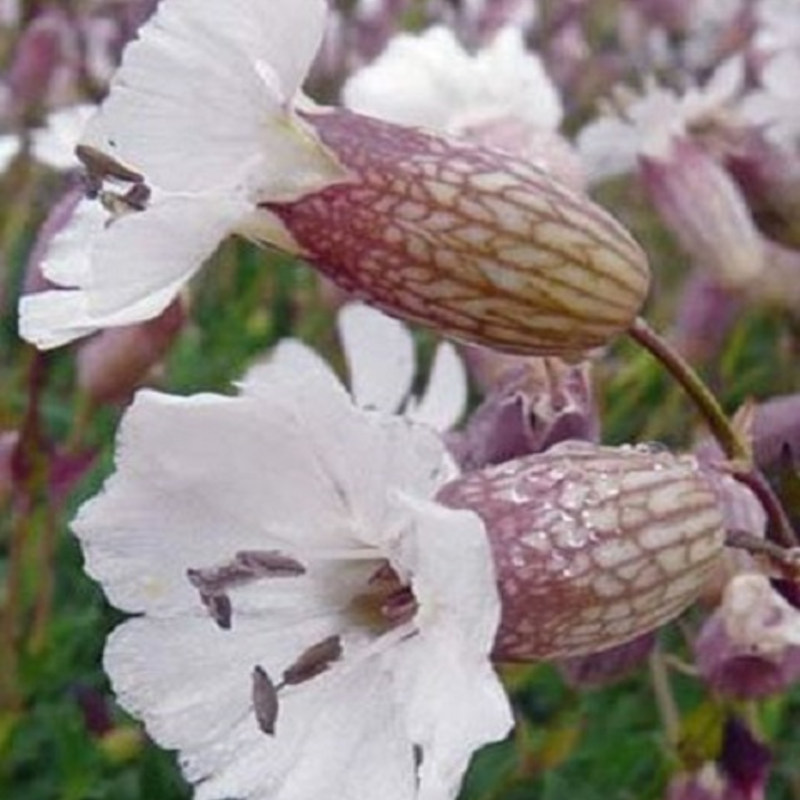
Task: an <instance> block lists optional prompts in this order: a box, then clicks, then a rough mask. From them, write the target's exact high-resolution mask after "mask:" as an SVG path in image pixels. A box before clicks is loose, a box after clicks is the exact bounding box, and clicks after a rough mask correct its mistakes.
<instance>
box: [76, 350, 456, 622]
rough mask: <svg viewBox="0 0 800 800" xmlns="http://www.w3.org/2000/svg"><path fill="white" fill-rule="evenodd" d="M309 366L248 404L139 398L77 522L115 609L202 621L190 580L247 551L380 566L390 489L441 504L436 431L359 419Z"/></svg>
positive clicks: (291, 370)
mask: <svg viewBox="0 0 800 800" xmlns="http://www.w3.org/2000/svg"><path fill="white" fill-rule="evenodd" d="M297 363H298V362H297V360H296V359H295V360H292V359H288V358H286V357H282V358H280V359H278V360H276V362H275V363H274V364H273V365H270V367H269V368H264V367H260V368H259V373H258V379H257V380H256V381H254V380H253V379H252V378H251V379H249V380H248V381H247V382H245V385H244V392H245V393H244V395H243V396H241V397H233V398H229V397H222V396H217V395H210V394H208V395H196V396H194V397H190V398H178V397H170V396H167V395H160V394H158V393H154V392H142V393H140V394H139V395H138V397H137V399H136V401H135V402H134V404H133V406H132V407H131V409H130V410H129V411H128V413H127V414H126V416H125V418H124V420H123V423H122V427H121V433H120V444H119V453H118V457H117V472H116V474H115V475H114V476H112V478H111V479H109V481H108V482H107V484H106V488H105V491H104V492H103V493H102V494H101V495H100V496H98V497H96V498H95V499H93V500H91V501H90V502H89V503H87V504H86V505H84V506H83V508H82V509H81V511H80V514H79V516H78V518H77V519H76V521H75V523H74V530H75V531H76V533H77V534H78V535H79V536H80V537H81V539H82V540H83V544H84V549H85V552H86V562H87V569H88V571H89V572H90V573H91V574H92V575H93V576H94V577H96V578H97V579H98V580H100V581H101V582H103V583H104V585H105V589H106V592H107V594H108V596H109V598H110V600H111V602H113V603H114V605H116V606H118V607H120V608H122V609H124V610H128V611H134V612H136V611H144V610H148V611H150V612H151V613H159V614H170V613H175V611H176V610H180V609H190V608H191V609H197V608H198V594H197V591H196V590H195V589H194V588H193V587H192V586H191V585H190V584H189V582H188V580H187V578H186V570H187V568H190V567H192V568H197V567H211V566H215V565H217V564H219V563H225V562H228V561H230V560H231V559H232V557H233V555H234V554H235V552H236V551H238V550H248V549H256V550H273V549H277V550H281V551H284V552H287V553H288V554H290V555H294V556H295V557H297V558H298V559H299V560H300V561H301V562H305V560H306V556H307V555H308V554H311V555H313V556H315V557H323V558H324V557H325V552H329V553H330V557H331V558H334V557H336V558H343V557H349V556H352V557H354V558H361V557H364V556H369V555H370V554H371V553H374V552H375V547H376V544H375V543H376V542H380V541H381V536H382V535H383V534H384V530H385V529H386V528H387V527H388V526H389V524H390V519H391V518H392V515H393V514H394V512H393V509H392V508H391V507H390V505H389V504H388V502H387V499H386V493H387V487H396V488H398V489H400V490H404V491H408V492H410V493H412V494H413V493H420V494H422V495H423V496H431V495H432V494H433V493H434V492H435V490H436V488H437V487H438V486H439V485H440V483H441V482H442V481H443V480H444V479H445V477H447V476H448V475H449V469H450V467H451V465H450V462H449V460H448V458H447V455H446V453H445V451H444V447H443V445H442V443H441V442H440V441H439V440H438V438H437V437H436V436H434V435H433V434H432V432H430V431H428V430H427V429H424V428H419V427H412V426H411V425H410V424H409V423H407V422H405V421H404V420H402V419H398V418H392V419H388V420H384V419H381V418H378V417H374V416H371V415H368V414H366V413H365V412H361V411H358V410H357V409H355V408H354V407H353V406H352V403H351V402H350V400H349V398H348V397H347V395H346V393H345V392H344V391H343V390H342V389H341V387H339V386H338V384H336V382H335V380H334V379H333V378H332V376H331V375H330V373H329V372H322V371H318V372H317V373H312V372H311V371H309V370H308V369H303V368H300V369H298V368H297ZM315 375H316V377H315ZM395 516H396V515H395ZM320 551H323V552H320ZM353 554H355V555H353ZM362 554H363V555H362ZM373 557H374V556H373ZM310 577H314V575H312V576H310ZM279 588H280V590H281V591H283V590H284V588H285V587H284V584H281V585H280V587H279ZM294 588H295V587H293V586H289V587H288V588H287V589H286V591H289V590H293V589H294ZM301 589H302V590H303V591H306V592H307V591H309V589H308V587H307V586H305V585H302V582H301V583H300V584H298V587H297V591H296V592H295V594H298V593H299V592H300V591H301ZM315 602H316V601H315Z"/></svg>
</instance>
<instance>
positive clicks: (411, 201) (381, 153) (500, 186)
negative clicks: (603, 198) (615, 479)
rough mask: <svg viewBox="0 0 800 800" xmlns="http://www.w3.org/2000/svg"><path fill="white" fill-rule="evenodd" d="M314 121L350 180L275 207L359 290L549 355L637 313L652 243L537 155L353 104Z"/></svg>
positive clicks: (387, 307) (428, 320)
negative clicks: (527, 156)
mask: <svg viewBox="0 0 800 800" xmlns="http://www.w3.org/2000/svg"><path fill="white" fill-rule="evenodd" d="M306 119H307V121H308V123H309V124H310V125H312V126H313V128H314V129H315V130H316V132H317V133H318V135H319V137H320V139H321V140H322V142H323V143H324V144H325V145H326V146H327V147H328V148H329V149H330V150H331V151H332V152H333V153H334V154H335V155H336V157H337V158H338V160H339V161H340V162H341V164H342V165H343V166H344V168H345V169H347V170H348V171H349V173H350V175H351V177H352V179H350V180H345V181H342V182H338V183H334V184H333V185H330V186H328V187H327V188H324V189H322V190H320V191H316V192H310V193H309V194H307V195H305V196H303V197H301V198H300V199H298V200H295V201H289V202H266V203H264V204H263V205H264V207H265V208H267V209H269V210H270V211H272V212H273V213H274V214H275V215H276V216H278V217H279V218H280V219H281V220H282V222H283V223H284V225H285V226H286V228H287V230H288V231H289V233H290V234H291V236H292V237H293V238H294V240H295V242H296V244H297V247H298V249H299V251H300V253H301V254H302V255H303V256H304V257H305V258H307V259H308V260H309V261H311V262H312V263H314V264H315V265H316V266H318V267H319V268H320V269H321V270H322V271H323V272H325V273H327V274H328V275H329V276H330V277H331V278H332V279H333V280H334V281H335V282H336V283H338V284H339V285H340V286H341V287H343V288H344V289H345V290H347V291H350V292H352V293H353V294H354V295H355V296H356V297H359V298H361V299H364V300H367V301H368V302H370V303H371V304H373V305H376V306H377V307H379V308H381V309H382V310H384V311H386V312H387V313H389V314H393V315H395V316H400V317H404V318H406V319H410V320H413V321H417V322H421V323H423V324H427V325H432V326H433V327H435V328H437V329H438V330H439V331H440V332H442V333H443V334H444V335H447V336H451V337H453V338H456V339H461V340H464V341H471V342H475V343H478V344H486V345H489V346H492V347H496V348H498V349H500V350H504V351H506V352H516V353H525V354H540V355H559V354H575V353H578V352H582V351H584V350H587V349H591V348H593V347H596V346H598V345H600V344H604V343H605V342H607V341H608V339H609V338H611V337H612V336H614V335H615V334H618V333H620V332H622V331H624V330H626V329H627V328H628V327H629V325H630V323H631V321H632V320H633V318H634V317H635V316H636V314H637V313H638V311H639V308H640V306H641V304H642V302H643V300H644V297H645V295H646V292H647V288H648V283H649V271H648V268H647V264H646V259H645V256H644V254H643V253H642V250H641V249H640V248H639V246H638V245H637V244H636V242H634V240H633V239H632V238H631V237H630V235H629V234H628V233H627V232H626V231H625V229H624V228H622V226H620V225H619V224H618V223H617V222H616V221H615V220H614V219H613V218H612V217H610V216H609V215H608V214H606V213H605V212H604V211H603V210H602V209H601V208H599V207H598V206H597V205H595V204H594V203H592V202H591V201H590V200H589V199H588V198H586V197H584V196H581V195H577V194H573V193H572V192H570V191H569V190H567V189H565V188H564V187H562V186H561V185H559V184H558V183H556V182H555V181H553V180H552V179H551V178H550V177H549V176H547V175H546V174H545V173H542V172H541V171H540V170H538V169H537V168H536V167H534V166H532V165H530V164H529V163H527V162H526V161H525V160H523V159H520V158H517V157H514V156H512V155H510V154H507V153H504V152H501V151H499V150H489V149H486V148H482V147H479V146H477V145H475V144H472V143H470V142H466V141H462V140H449V139H446V138H442V137H438V136H432V135H429V134H426V133H424V132H422V131H420V130H418V129H412V128H404V127H400V126H397V125H392V124H388V123H383V122H379V121H378V120H374V119H370V118H368V117H364V116H360V115H356V114H351V113H347V112H342V111H334V112H330V113H318V114H313V115H308V116H307V117H306ZM365 142H368V143H369V146H365V145H364V143H365Z"/></svg>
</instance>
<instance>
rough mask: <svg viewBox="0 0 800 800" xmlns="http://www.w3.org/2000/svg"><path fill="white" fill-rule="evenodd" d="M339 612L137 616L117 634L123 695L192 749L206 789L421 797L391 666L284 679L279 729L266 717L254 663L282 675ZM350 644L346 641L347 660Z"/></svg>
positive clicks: (110, 654)
mask: <svg viewBox="0 0 800 800" xmlns="http://www.w3.org/2000/svg"><path fill="white" fill-rule="evenodd" d="M337 624H340V621H338V620H337V619H336V618H334V617H330V618H319V619H313V620H308V621H307V622H305V623H303V624H302V625H297V626H293V627H291V628H288V627H287V628H280V627H278V626H276V625H275V624H269V622H268V621H267V620H260V621H257V622H256V621H254V622H253V623H249V624H247V625H244V626H242V627H241V628H240V629H239V630H238V631H232V632H223V631H218V630H216V629H214V628H213V627H212V626H210V625H209V624H208V623H206V622H205V621H200V620H193V619H172V620H150V619H143V620H133V621H130V622H128V623H125V624H124V625H123V626H121V627H120V628H118V629H117V630H116V631H115V632H114V634H113V635H112V636H111V638H110V640H109V644H108V648H107V651H106V658H105V664H106V669H107V671H108V673H109V675H110V676H111V678H112V683H113V686H114V689H115V691H116V692H117V695H118V697H119V699H120V702H121V703H122V704H123V705H124V706H125V707H126V708H127V709H128V710H130V711H131V712H132V713H134V714H135V715H137V716H139V717H141V718H143V719H144V721H145V723H146V725H147V728H148V731H149V732H150V733H151V734H152V735H153V736H154V738H155V739H156V740H157V741H158V742H159V743H160V744H161V745H162V746H164V747H168V748H177V749H179V750H180V751H181V753H180V758H181V764H182V766H183V768H184V771H185V773H186V776H187V778H188V779H189V780H191V781H193V782H199V786H198V787H197V794H196V796H197V798H198V800H203V798H205V799H206V800H210V799H211V798H228V797H241V798H251V797H252V798H263V797H267V796H269V797H272V798H274V800H307V798H310V797H321V796H324V795H327V794H330V795H331V796H333V797H336V798H342V800H362V798H364V797H368V796H372V795H373V794H374V795H375V796H380V797H382V798H384V797H385V798H387V799H390V800H414V798H415V797H416V795H415V781H414V769H413V751H412V747H411V743H410V742H409V741H408V739H407V738H406V736H405V732H404V729H403V725H402V719H401V717H400V716H399V715H398V714H397V713H396V707H395V705H394V703H393V702H392V699H391V687H390V685H389V678H388V676H387V675H386V673H385V672H382V671H381V670H380V669H377V668H375V667H376V665H375V664H374V662H373V661H366V662H363V663H362V664H359V665H358V666H357V667H356V668H354V669H339V666H341V665H335V666H334V667H333V668H332V670H331V671H330V672H328V673H325V674H323V675H321V676H319V677H317V678H314V679H312V680H311V681H308V682H307V683H304V684H300V685H298V686H296V687H289V688H288V689H285V690H282V691H281V693H280V694H279V699H278V716H277V721H276V726H275V735H274V736H269V735H267V734H265V733H263V732H262V731H261V730H259V728H258V727H257V724H256V720H255V715H254V712H253V707H252V695H251V674H252V671H253V668H254V667H255V666H257V665H258V666H261V667H262V668H263V669H265V670H266V672H267V674H269V675H270V676H271V677H272V678H273V680H274V681H276V682H277V680H279V678H280V676H281V674H282V671H283V670H284V669H285V668H286V667H287V666H289V665H290V664H291V663H292V662H293V661H294V660H295V659H296V658H297V656H298V655H299V654H300V653H301V652H303V650H305V649H306V648H308V647H309V646H311V645H313V644H316V643H317V642H319V641H321V640H322V639H323V638H325V637H326V636H329V635H331V634H335V633H336V632H337ZM346 660H347V651H345V665H346Z"/></svg>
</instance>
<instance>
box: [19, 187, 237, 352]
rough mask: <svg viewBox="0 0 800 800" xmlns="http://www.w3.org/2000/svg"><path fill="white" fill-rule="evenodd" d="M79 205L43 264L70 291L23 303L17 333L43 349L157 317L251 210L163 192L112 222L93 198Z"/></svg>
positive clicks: (30, 298)
mask: <svg viewBox="0 0 800 800" xmlns="http://www.w3.org/2000/svg"><path fill="white" fill-rule="evenodd" d="M79 209H80V211H79V214H78V217H77V219H76V221H75V226H77V227H73V226H72V225H70V226H69V227H68V228H66V229H65V230H64V232H63V233H62V234H60V235H59V236H58V237H57V239H56V240H55V241H54V243H53V247H52V249H51V252H50V253H49V255H48V258H47V259H46V261H45V263H44V264H43V265H42V271H43V272H44V274H45V276H46V277H47V278H49V279H51V280H53V281H56V282H57V283H59V284H61V285H63V286H67V287H70V289H69V290H57V291H48V292H43V293H40V294H36V295H29V296H27V297H23V298H22V301H21V305H20V335H21V336H22V337H23V338H24V339H27V340H28V341H30V342H33V343H34V344H36V345H37V346H38V347H41V348H50V347H57V346H59V345H61V344H64V343H66V342H69V341H71V340H72V339H76V338H78V337H80V336H83V335H86V334H87V333H90V332H91V331H93V330H97V329H98V328H101V327H105V326H112V325H129V324H131V323H134V322H140V321H142V320H145V319H150V318H152V317H154V316H156V315H157V314H159V313H160V312H161V311H163V310H164V309H165V308H166V307H167V305H169V303H170V302H171V301H172V300H173V299H174V297H175V295H176V294H177V293H178V291H179V290H180V288H181V286H182V285H183V284H184V283H185V282H186V281H187V280H188V279H189V278H190V277H191V276H192V274H193V273H194V272H196V271H197V270H198V269H199V268H200V266H201V265H202V263H203V261H204V260H205V259H206V258H208V257H209V256H210V255H211V254H212V253H213V252H214V250H215V249H216V247H217V245H218V244H219V242H220V241H221V240H222V239H223V238H224V237H225V236H226V234H228V233H229V232H230V230H231V229H232V227H233V226H234V224H235V222H236V220H238V219H239V218H240V217H241V216H242V215H243V214H244V213H246V208H245V207H243V206H242V205H240V204H238V203H234V202H231V201H227V200H226V199H224V198H202V199H198V198H189V197H166V198H162V199H161V202H154V203H153V205H152V206H151V207H148V208H147V209H145V210H144V211H139V212H131V213H128V214H125V215H124V216H122V217H120V218H118V219H116V220H115V221H114V222H113V223H112V224H110V225H107V224H106V223H105V222H104V220H103V217H102V210H98V209H97V207H95V208H94V209H92V207H91V204H89V203H88V201H87V202H86V203H84V204H81V206H79Z"/></svg>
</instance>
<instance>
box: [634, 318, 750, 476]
mask: <svg viewBox="0 0 800 800" xmlns="http://www.w3.org/2000/svg"><path fill="white" fill-rule="evenodd" d="M628 334H629V335H630V337H631V338H632V339H634V340H635V341H636V342H637V343H638V344H639V345H641V346H642V347H643V348H644V349H645V350H647V351H648V352H649V353H650V355H652V356H653V357H654V358H655V359H656V360H657V361H658V362H659V363H661V364H662V365H663V366H664V367H665V368H666V369H667V371H668V372H669V373H670V374H671V375H672V377H673V378H675V380H676V381H678V383H679V384H680V385H681V386H682V387H683V390H684V391H685V392H686V394H687V395H689V397H690V398H691V400H692V402H693V403H694V404H695V406H696V407H697V409H698V411H699V412H700V413H701V414H702V415H703V418H704V419H705V421H706V423H707V425H708V427H709V429H710V431H711V433H712V434H713V436H714V438H715V439H716V440H717V441H718V442H719V445H720V447H721V448H722V449H723V451H724V453H725V455H726V456H727V457H728V458H729V459H732V460H736V461H741V462H744V463H746V464H748V465H749V464H750V463H751V455H750V448H749V447H748V446H747V444H746V442H745V441H744V440H743V439H742V437H741V436H740V435H739V434H738V433H737V432H736V429H735V428H734V427H733V425H732V424H731V422H730V420H729V419H728V417H727V415H726V414H725V412H724V411H723V410H722V406H720V404H719V401H718V400H717V398H716V397H715V396H714V395H713V393H712V392H711V390H710V389H709V388H708V386H706V384H705V383H704V382H703V380H702V378H700V376H699V375H698V374H697V372H696V371H695V369H694V368H693V367H692V366H691V364H689V362H688V361H686V359H685V358H684V357H683V356H682V355H681V354H680V353H679V352H678V351H677V350H675V349H674V348H673V347H672V346H671V345H670V344H669V342H667V341H666V340H665V339H663V338H662V337H661V336H660V335H659V334H658V333H656V331H654V330H653V329H652V328H651V327H650V325H649V323H648V322H647V321H646V320H644V319H642V317H637V318H636V320H635V321H634V323H633V325H631V327H630V328H629V330H628Z"/></svg>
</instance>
